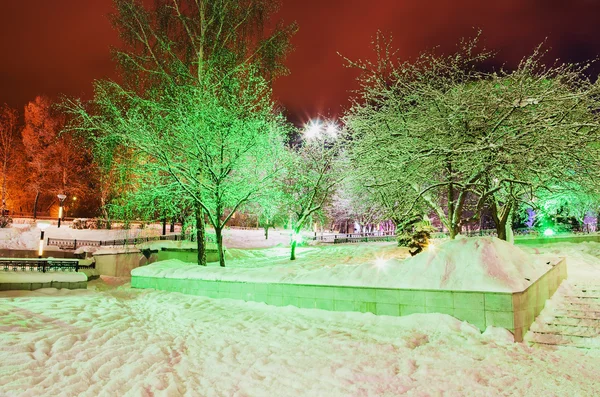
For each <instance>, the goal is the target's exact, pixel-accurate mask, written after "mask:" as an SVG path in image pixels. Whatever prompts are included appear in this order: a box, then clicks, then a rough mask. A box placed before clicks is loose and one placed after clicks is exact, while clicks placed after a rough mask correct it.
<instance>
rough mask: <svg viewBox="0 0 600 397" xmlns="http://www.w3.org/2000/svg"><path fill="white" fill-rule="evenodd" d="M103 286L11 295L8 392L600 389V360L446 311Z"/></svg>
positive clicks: (6, 326) (578, 392)
mask: <svg viewBox="0 0 600 397" xmlns="http://www.w3.org/2000/svg"><path fill="white" fill-rule="evenodd" d="M109 281H114V280H109ZM96 285H97V290H96V291H93V290H90V291H84V292H67V291H64V290H60V291H56V290H42V291H37V292H12V293H4V295H3V296H4V297H5V298H3V299H0V319H1V320H0V331H1V332H0V363H1V364H0V374H1V376H0V395H7V396H17V395H18V396H55V395H61V396H150V395H154V396H328V397H330V396H349V395H352V396H393V395H400V394H406V395H415V396H426V395H438V394H440V393H445V394H444V395H448V396H464V395H470V396H473V395H475V396H477V395H480V396H495V395H523V396H524V395H533V396H542V395H569V396H591V395H594V394H595V392H596V391H597V387H598V382H599V375H598V373H597V369H598V368H599V367H600V355H595V354H592V353H590V352H581V351H575V352H571V351H566V350H564V349H562V350H557V351H551V350H548V349H540V348H530V347H528V346H527V345H525V344H514V343H511V342H510V338H509V337H507V335H506V332H507V331H504V330H500V329H495V330H491V331H492V332H489V333H487V334H484V335H482V334H480V333H479V331H477V330H476V329H474V327H472V326H470V325H468V324H466V323H461V322H459V321H458V320H456V319H454V318H452V317H450V316H446V315H440V314H423V315H412V316H407V317H400V318H398V317H387V316H374V315H372V314H361V313H339V312H336V313H333V312H326V311H321V310H306V309H297V308H294V307H291V306H288V307H283V308H280V307H269V306H266V305H264V304H259V303H252V302H248V303H246V302H241V301H234V300H213V299H209V298H204V297H197V296H188V295H183V294H178V293H167V292H160V291H151V290H146V291H138V290H131V289H129V288H128V287H127V285H126V286H124V287H120V288H117V289H111V287H110V286H108V285H106V284H100V282H97V284H96ZM19 295H20V296H19ZM11 296H12V297H11Z"/></svg>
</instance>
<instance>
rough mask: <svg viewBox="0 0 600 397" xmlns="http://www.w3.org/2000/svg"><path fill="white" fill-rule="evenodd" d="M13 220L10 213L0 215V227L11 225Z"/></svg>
mask: <svg viewBox="0 0 600 397" xmlns="http://www.w3.org/2000/svg"><path fill="white" fill-rule="evenodd" d="M12 221H13V220H12V218H11V217H10V216H8V215H2V216H0V228H5V227H10V225H11V224H12Z"/></svg>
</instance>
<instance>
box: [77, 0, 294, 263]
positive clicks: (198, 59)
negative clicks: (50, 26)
mask: <svg viewBox="0 0 600 397" xmlns="http://www.w3.org/2000/svg"><path fill="white" fill-rule="evenodd" d="M115 4H116V6H117V10H118V12H117V14H116V15H115V16H114V17H113V20H114V22H115V24H116V25H117V27H118V28H119V30H120V32H121V35H122V37H123V39H124V41H125V43H126V44H128V45H129V48H128V50H127V51H120V52H118V53H117V54H116V55H117V59H118V60H119V64H120V66H121V69H122V70H123V73H124V76H126V79H125V82H124V83H123V84H118V83H115V82H111V81H101V82H98V84H97V85H96V96H95V100H94V103H93V108H94V109H95V113H92V112H87V111H86V110H85V109H84V107H83V106H82V105H81V104H80V103H78V102H77V101H71V102H70V103H68V104H67V106H68V107H69V108H70V109H71V111H72V112H73V113H75V114H76V115H77V116H78V120H77V121H78V124H77V125H76V127H75V128H77V129H79V130H84V131H88V132H90V133H92V136H93V139H94V140H95V142H96V145H97V146H98V147H99V148H110V149H112V150H123V149H125V150H128V151H130V152H131V158H130V159H128V162H127V163H126V164H127V165H128V167H131V168H133V169H134V171H133V173H132V175H134V176H137V178H138V180H137V181H130V185H129V191H130V194H140V195H141V196H142V197H147V198H148V197H152V200H151V201H150V202H151V203H153V204H151V206H152V205H154V208H155V209H157V210H158V212H165V211H168V212H171V213H174V212H175V211H176V210H177V209H178V208H179V209H181V207H182V206H186V203H191V204H192V206H193V213H194V214H195V218H196V228H197V231H198V239H197V241H198V263H199V264H206V256H205V251H204V222H205V217H206V218H207V219H208V221H209V223H210V224H211V225H212V226H213V227H214V229H215V234H216V240H217V245H218V250H219V261H220V265H221V266H224V265H225V259H224V253H223V244H222V230H223V228H224V227H225V225H226V224H227V222H228V221H229V219H230V217H231V216H232V214H234V213H235V211H236V210H237V209H238V208H240V207H241V206H242V205H244V204H245V203H247V202H249V201H251V200H253V199H254V198H255V197H257V196H260V195H261V191H263V189H265V190H268V188H269V186H268V185H269V183H271V181H272V180H273V179H274V178H275V176H276V175H277V174H278V172H279V171H280V169H281V164H280V162H279V160H278V159H279V158H280V157H281V151H282V148H283V134H284V130H285V127H284V122H283V119H282V118H281V117H280V116H279V115H277V114H276V113H275V112H274V105H273V103H272V101H271V99H270V97H271V89H270V82H271V80H272V79H273V78H274V77H277V76H279V75H281V74H283V73H285V68H284V67H283V66H282V60H283V57H284V55H285V54H286V53H287V52H288V50H289V37H290V35H291V34H292V33H293V32H294V31H295V27H294V26H293V25H292V26H287V27H286V26H283V25H277V27H276V28H275V29H272V30H270V31H267V29H266V28H265V24H264V23H265V18H266V17H267V16H268V15H270V14H271V13H272V12H274V11H276V8H274V6H275V5H276V3H274V2H271V1H266V0H265V1H244V0H219V1H188V0H178V1H177V0H159V1H157V2H156V5H155V8H154V9H153V10H146V9H145V8H144V7H143V5H142V4H141V3H138V2H135V1H131V0H116V1H115ZM169 197H171V200H170V201H169V202H170V204H162V205H156V202H157V201H158V200H167V199H168V198H169ZM173 197H175V198H173ZM140 201H143V200H134V201H133V202H140ZM140 212H143V211H140ZM148 216H149V214H148Z"/></svg>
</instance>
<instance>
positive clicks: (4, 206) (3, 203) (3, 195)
mask: <svg viewBox="0 0 600 397" xmlns="http://www.w3.org/2000/svg"><path fill="white" fill-rule="evenodd" d="M5 150H6V148H5ZM6 165H7V159H6V158H4V163H3V165H2V215H4V210H5V209H6Z"/></svg>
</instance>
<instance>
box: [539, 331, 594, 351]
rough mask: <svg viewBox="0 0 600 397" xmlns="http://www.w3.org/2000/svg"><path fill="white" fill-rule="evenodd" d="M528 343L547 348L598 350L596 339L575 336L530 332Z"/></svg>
mask: <svg viewBox="0 0 600 397" xmlns="http://www.w3.org/2000/svg"><path fill="white" fill-rule="evenodd" d="M528 342H530V343H535V344H538V345H547V346H570V347H576V348H579V349H593V350H600V340H598V339H597V338H589V337H582V336H577V335H557V334H551V333H541V332H537V331H531V333H530V338H529V339H528Z"/></svg>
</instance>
